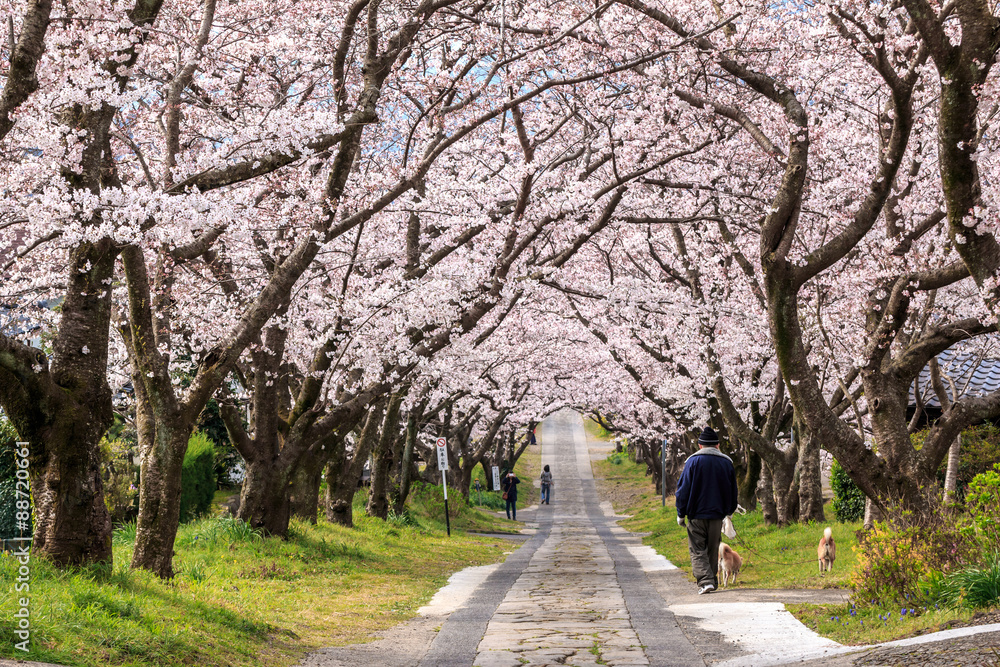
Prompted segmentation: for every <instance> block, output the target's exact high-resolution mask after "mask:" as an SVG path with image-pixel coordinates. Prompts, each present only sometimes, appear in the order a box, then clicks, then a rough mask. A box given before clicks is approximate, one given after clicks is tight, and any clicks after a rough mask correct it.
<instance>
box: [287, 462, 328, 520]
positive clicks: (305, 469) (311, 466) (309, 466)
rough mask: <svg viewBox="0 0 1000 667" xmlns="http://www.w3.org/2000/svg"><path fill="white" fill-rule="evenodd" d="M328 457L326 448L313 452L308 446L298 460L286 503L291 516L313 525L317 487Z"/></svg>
mask: <svg viewBox="0 0 1000 667" xmlns="http://www.w3.org/2000/svg"><path fill="white" fill-rule="evenodd" d="M328 459H329V454H328V452H327V450H320V452H319V453H318V454H314V453H313V452H312V449H311V448H310V451H309V452H307V453H306V454H305V455H304V456H303V457H302V459H301V460H300V461H299V465H298V467H297V468H296V470H295V474H294V475H292V481H291V487H290V489H289V498H288V503H289V508H290V510H291V514H292V516H294V517H298V518H300V519H303V520H304V521H308V522H309V523H311V524H313V525H314V526H315V525H316V521H317V520H318V518H319V487H320V483H321V482H322V481H323V468H324V467H326V462H327V460H328Z"/></svg>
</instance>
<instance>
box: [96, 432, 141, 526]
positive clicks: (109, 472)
mask: <svg viewBox="0 0 1000 667" xmlns="http://www.w3.org/2000/svg"><path fill="white" fill-rule="evenodd" d="M101 454H102V456H103V458H104V504H105V505H106V506H107V508H108V512H109V513H110V514H111V522H112V523H113V524H114V525H116V526H120V525H121V524H123V523H127V522H129V521H132V520H133V519H135V518H136V516H137V515H138V514H139V487H138V483H139V470H138V467H137V466H136V465H134V464H133V463H132V462H131V461H130V460H129V443H128V442H127V441H125V440H117V439H116V440H108V439H107V438H102V439H101Z"/></svg>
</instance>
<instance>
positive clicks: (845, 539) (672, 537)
mask: <svg viewBox="0 0 1000 667" xmlns="http://www.w3.org/2000/svg"><path fill="white" fill-rule="evenodd" d="M593 468H594V476H595V477H596V478H597V479H598V480H599V482H598V483H599V485H600V487H601V488H603V489H605V490H606V491H610V492H613V493H612V495H613V496H615V497H619V498H627V501H626V502H625V503H616V504H615V510H616V511H617V512H619V513H624V514H631V515H632V518H630V519H625V520H623V521H622V522H621V525H622V526H623V527H625V528H627V529H629V530H632V531H637V532H646V533H649V534H648V535H647V536H646V537H644V538H643V543H644V544H648V545H649V546H651V547H653V548H654V549H655V550H656V551H657V552H659V553H660V554H662V555H663V556H664V557H666V558H667V559H668V560H669V561H670V562H672V563H674V564H675V565H677V566H678V567H679V568H680V569H681V570H683V571H684V572H686V573H687V574H688V576H689V577H690V576H691V561H690V555H689V554H688V548H687V533H686V531H685V530H684V529H683V528H681V527H680V526H678V525H677V511H676V508H675V506H674V501H673V498H668V499H667V505H666V507H661V505H660V502H661V501H660V497H659V496H657V495H655V494H654V492H653V485H652V482H651V480H650V478H649V477H647V476H646V475H645V465H642V464H636V463H634V462H632V461H630V460H629V459H628V457H614V455H612V456H611V457H609V458H608V459H607V460H605V461H597V462H595V463H594V464H593ZM824 510H825V513H826V516H827V518H828V519H829V520H828V521H826V522H823V523H819V524H817V523H809V524H793V525H791V526H785V527H783V528H778V527H776V526H765V525H764V521H763V514H762V513H761V512H760V511H759V510H758V511H756V512H749V513H747V514H746V515H736V516H734V517H733V525H734V526H735V528H736V534H737V536H736V539H734V540H729V539H727V538H723V540H724V541H725V542H727V543H728V544H730V545H731V546H732V547H733V548H734V549H736V551H737V552H738V553H739V554H740V555H741V556H742V557H743V569H742V570H741V571H740V575H739V578H738V579H737V582H736V587H737V588H757V589H788V588H848V587H849V585H848V582H849V580H850V577H851V573H852V572H853V570H854V567H855V565H856V563H857V555H856V553H855V551H856V547H857V538H856V533H857V531H858V530H860V529H861V527H862V525H861V522H853V523H840V522H837V521H836V520H835V519H834V518H833V512H832V511H831V509H830V507H829V504H827V506H826V507H825V508H824ZM826 526H830V527H831V528H833V535H834V538H835V539H836V541H837V560H836V562H835V563H834V569H833V571H832V572H827V573H824V574H820V573H819V566H818V563H817V560H816V545H817V543H818V542H819V538H820V537H821V536H822V532H823V528H825V527H826ZM692 581H693V577H692ZM787 609H788V610H789V611H790V612H791V613H792V614H794V615H795V616H796V618H798V619H799V620H800V621H801V622H802V623H804V624H805V625H807V626H809V627H810V628H812V629H813V630H815V631H816V632H818V633H819V634H821V635H823V636H825V637H829V638H831V639H833V640H835V641H837V642H840V643H842V644H850V645H860V644H873V643H878V642H882V641H890V640H893V639H900V638H903V637H912V636H914V635H918V634H923V633H925V632H932V631H934V630H940V629H945V628H947V627H950V625H951V624H954V623H956V622H961V621H965V620H967V619H968V618H969V617H970V616H971V613H970V612H968V611H951V610H945V609H936V608H934V605H930V608H928V607H924V606H920V605H919V604H918V603H916V602H914V603H912V606H910V607H902V608H901V607H898V606H896V607H893V608H891V609H890V608H887V607H885V606H882V607H878V606H875V607H869V608H867V609H864V610H862V609H860V608H854V607H853V606H852V605H850V604H847V605H815V604H789V605H787ZM904 610H905V612H904Z"/></svg>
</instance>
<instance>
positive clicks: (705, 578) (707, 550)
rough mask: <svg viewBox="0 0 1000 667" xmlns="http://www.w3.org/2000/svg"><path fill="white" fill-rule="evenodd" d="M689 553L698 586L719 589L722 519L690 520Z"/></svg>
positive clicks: (688, 522)
mask: <svg viewBox="0 0 1000 667" xmlns="http://www.w3.org/2000/svg"><path fill="white" fill-rule="evenodd" d="M687 524H688V528H687V533H688V551H690V552H691V569H692V571H693V573H694V578H695V579H697V580H698V586H699V587H701V586H704V585H706V584H712V585H713V586H715V587H716V588H718V587H719V576H718V575H719V544H720V543H721V542H722V519H688V520H687Z"/></svg>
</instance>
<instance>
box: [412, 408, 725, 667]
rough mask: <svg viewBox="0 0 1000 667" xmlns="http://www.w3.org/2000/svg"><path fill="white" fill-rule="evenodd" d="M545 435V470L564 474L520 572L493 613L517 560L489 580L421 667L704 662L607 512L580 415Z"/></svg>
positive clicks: (548, 426) (557, 421) (551, 426)
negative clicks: (500, 583) (488, 602)
mask: <svg viewBox="0 0 1000 667" xmlns="http://www.w3.org/2000/svg"><path fill="white" fill-rule="evenodd" d="M542 428H543V431H542V442H543V450H542V463H543V464H550V465H551V466H552V469H553V471H554V474H555V475H556V483H555V488H554V492H553V504H552V505H543V506H541V507H539V508H538V509H537V510H536V511H535V512H534V513H533V514H534V516H533V517H531V518H532V519H533V520H534V521H533V522H535V523H537V525H538V529H537V532H536V534H535V535H534V536H533V537H532V538H531V539H530V540H529V541H528V542H527V543H526V544H525V545H524V546H523V547H521V549H519V550H518V551H517V552H515V553H514V554H513V555H512V556H511V558H514V557H515V556H520V560H521V561H522V564H521V565H520V566H519V567H518V569H517V571H516V572H511V573H510V575H513V576H512V577H511V578H512V581H511V583H510V585H509V587H508V588H507V589H506V590H505V591H504V594H503V597H502V599H500V600H499V601H498V602H497V603H496V604H495V605H494V606H493V608H492V609H489V608H488V607H487V606H484V605H480V603H481V602H483V601H484V600H481V597H491V590H492V589H493V585H494V584H495V583H496V582H497V580H499V579H502V578H503V577H504V572H503V570H504V568H505V566H506V565H507V564H508V563H510V560H511V559H508V561H507V563H504V565H502V566H501V567H500V568H498V570H497V571H495V572H494V573H493V574H491V575H490V576H489V577H488V578H487V580H486V582H485V583H484V587H483V589H484V590H482V591H477V592H476V593H475V594H473V595H472V597H471V598H470V600H469V603H468V604H467V605H466V606H465V607H463V608H461V609H459V610H458V611H457V612H455V613H454V614H452V615H451V616H450V617H449V618H448V620H447V621H446V622H445V623H444V625H443V626H442V627H441V631H440V632H439V633H438V636H437V637H436V638H435V640H434V643H433V645H432V646H431V650H430V651H429V652H428V653H427V654H426V655H425V656H424V659H423V660H422V661H421V662H420V664H421V665H426V666H428V667H429V666H431V665H433V666H438V665H455V666H456V667H457V666H459V665H461V666H462V667H468V666H469V665H476V666H477V667H518V666H520V665H576V666H581V667H582V666H584V665H613V666H618V665H620V666H625V665H678V666H680V665H685V666H686V665H703V664H705V663H704V661H703V660H702V659H701V657H700V656H699V655H698V653H697V651H696V650H695V649H694V647H693V646H692V645H691V643H690V642H689V641H688V640H687V638H686V637H685V636H684V633H683V632H682V631H681V629H680V627H679V626H678V624H677V622H676V620H675V619H674V615H673V614H671V613H670V612H669V611H667V610H666V605H665V603H664V601H663V599H662V598H661V597H660V596H659V595H657V594H656V593H655V592H653V591H652V586H651V584H650V582H649V579H648V578H647V576H646V572H645V570H644V569H643V564H642V563H640V561H639V559H637V558H636V556H635V555H634V554H633V551H636V549H635V546H636V545H634V544H631V545H630V544H626V543H625V542H624V541H623V540H622V539H620V536H624V531H622V530H621V529H619V528H617V526H614V528H615V530H613V529H612V526H613V521H612V519H611V518H609V517H608V516H606V515H605V514H604V512H603V511H602V510H601V507H600V503H599V500H598V498H597V492H596V489H595V487H594V478H593V474H592V472H591V469H590V460H589V457H588V455H587V442H586V436H585V434H584V431H583V425H582V422H581V421H580V417H579V415H577V414H575V413H570V412H562V413H560V414H558V415H556V416H555V417H552V418H549V419H547V420H546V421H545V422H544V423H543V426H542ZM525 482H526V483H530V482H531V480H525ZM630 546H631V547H632V549H631V550H630V548H629V547H630ZM640 553H641V551H640ZM661 560H662V559H661ZM663 562H664V563H665V561H663ZM647 568H649V565H648V564H647ZM652 569H657V568H652ZM658 569H662V568H658ZM510 575H508V576H510ZM651 592H652V595H650V593H651ZM492 594H493V596H495V592H493V593H492Z"/></svg>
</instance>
